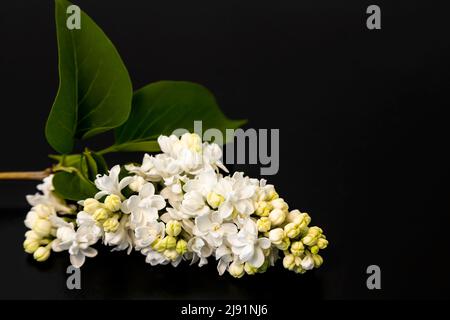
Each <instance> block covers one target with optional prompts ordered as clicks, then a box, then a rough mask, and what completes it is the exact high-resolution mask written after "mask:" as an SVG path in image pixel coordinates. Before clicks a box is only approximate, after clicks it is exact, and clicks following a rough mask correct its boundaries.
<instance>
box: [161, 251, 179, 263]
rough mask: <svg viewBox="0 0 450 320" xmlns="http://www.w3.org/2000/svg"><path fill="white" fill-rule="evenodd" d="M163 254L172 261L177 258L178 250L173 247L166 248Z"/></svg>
mask: <svg viewBox="0 0 450 320" xmlns="http://www.w3.org/2000/svg"><path fill="white" fill-rule="evenodd" d="M164 256H165V257H166V258H167V259H169V260H170V261H174V260H176V259H177V258H178V252H177V251H176V250H175V249H170V250H166V251H164Z"/></svg>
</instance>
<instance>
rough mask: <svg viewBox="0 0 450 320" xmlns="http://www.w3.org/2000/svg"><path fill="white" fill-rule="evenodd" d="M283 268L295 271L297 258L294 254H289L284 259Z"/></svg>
mask: <svg viewBox="0 0 450 320" xmlns="http://www.w3.org/2000/svg"><path fill="white" fill-rule="evenodd" d="M283 267H285V268H286V269H288V270H293V269H294V268H295V257H294V255H292V254H287V255H285V256H284V258H283Z"/></svg>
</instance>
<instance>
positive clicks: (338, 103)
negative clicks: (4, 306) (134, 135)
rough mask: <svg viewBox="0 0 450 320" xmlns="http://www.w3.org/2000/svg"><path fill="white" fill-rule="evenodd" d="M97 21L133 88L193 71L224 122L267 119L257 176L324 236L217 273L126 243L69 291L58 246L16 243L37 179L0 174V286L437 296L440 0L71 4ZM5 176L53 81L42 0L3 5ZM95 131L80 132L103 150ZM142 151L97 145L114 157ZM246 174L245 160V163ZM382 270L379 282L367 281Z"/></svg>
mask: <svg viewBox="0 0 450 320" xmlns="http://www.w3.org/2000/svg"><path fill="white" fill-rule="evenodd" d="M76 4H78V5H80V6H81V8H82V9H84V10H85V11H86V12H87V13H88V14H89V15H90V16H91V17H93V18H94V20H95V21H96V22H97V23H98V24H99V25H100V26H101V27H102V28H103V30H105V32H106V34H108V36H109V37H110V39H111V40H112V41H113V43H114V44H115V45H116V47H117V49H118V51H119V52H120V54H121V56H122V58H123V60H124V62H125V64H126V65H127V67H128V69H129V72H130V75H131V78H132V80H133V85H134V88H136V89H137V88H139V87H141V86H143V85H145V84H147V83H149V82H152V81H157V80H162V79H167V80H189V81H195V82H199V83H201V84H203V85H205V86H207V87H208V88H209V89H210V90H212V91H213V92H214V93H215V95H216V97H217V99H218V101H219V104H220V105H221V107H222V109H223V110H224V112H225V113H226V114H227V116H229V117H231V118H247V119H249V123H248V127H251V128H279V129H280V135H281V151H280V171H279V173H278V174H277V175H276V176H271V177H268V180H269V182H271V183H274V184H275V185H276V187H277V189H278V191H279V193H280V194H281V195H282V196H283V198H285V199H287V201H288V202H289V203H290V205H291V207H293V208H299V209H301V210H304V211H308V212H309V213H310V214H311V215H312V217H313V224H317V225H319V226H321V227H323V229H324V230H325V232H326V234H327V236H328V237H329V239H330V242H331V245H330V247H329V248H328V249H327V250H326V252H325V253H324V258H325V264H324V266H323V267H322V268H321V269H319V270H316V271H314V272H310V273H308V274H306V275H303V276H300V275H295V274H294V273H291V272H287V271H285V270H283V268H282V267H281V266H280V265H278V267H276V268H272V269H270V270H269V271H268V272H267V273H266V274H263V275H258V276H254V277H246V278H244V279H240V280H235V279H232V278H231V277H229V276H224V277H219V276H218V275H217V273H216V270H215V264H213V263H211V264H210V265H208V266H206V267H203V268H197V267H194V266H192V267H189V266H187V265H186V264H184V265H183V266H182V267H179V268H177V269H173V268H171V267H168V266H165V267H155V268H152V267H150V266H149V265H147V264H145V262H144V257H143V256H141V255H139V254H138V253H133V254H132V255H131V257H128V256H126V255H125V253H123V252H122V253H110V252H108V251H107V250H102V251H101V253H100V255H99V256H98V257H97V258H95V259H93V260H88V261H87V263H86V264H85V265H84V266H83V268H82V290H80V291H75V292H74V291H69V290H67V289H66V286H65V281H66V274H65V270H66V267H67V266H68V265H69V260H68V255H66V254H59V255H53V257H52V258H51V259H50V260H49V261H48V262H46V263H44V264H38V263H35V262H34V261H33V260H32V258H31V257H29V256H28V255H27V254H25V253H23V249H22V241H23V233H24V232H25V227H24V226H23V224H22V221H23V219H24V217H25V214H26V212H27V210H28V208H27V204H26V202H25V200H24V195H25V194H28V193H34V192H35V183H34V182H0V207H1V208H2V209H1V212H0V241H1V249H0V262H1V263H0V266H1V267H0V298H35V299H36V298H181V299H183V298H277V297H284V296H283V295H287V294H288V293H289V296H290V297H306V298H337V299H349V298H351V299H359V298H369V299H371V298H375V299H390V298H444V297H446V298H448V297H450V293H449V292H450V276H449V274H450V271H448V270H449V262H450V261H449V246H448V244H449V241H448V239H447V234H448V232H447V230H448V227H449V219H448V215H449V209H450V208H449V197H448V194H449V183H448V179H449V169H448V166H449V157H448V153H447V148H448V133H449V126H448V117H447V112H446V109H447V108H448V105H449V103H448V101H449V99H448V88H449V76H450V63H449V59H448V58H449V53H450V46H449V44H450V41H449V32H448V30H449V27H448V23H449V22H448V10H446V9H447V8H444V6H443V4H441V3H438V2H436V1H423V0H422V1H395V3H394V1H390V2H388V1H377V2H375V4H378V5H380V7H381V10H382V30H375V31H370V30H368V29H367V28H366V25H365V23H366V18H367V15H366V13H365V11H366V8H367V6H368V5H369V4H373V3H372V2H368V1H356V0H355V1H331V0H326V1H323V0H319V1H317V0H314V1H312V0H295V1H288V0H281V1H261V0H259V1H249V0H246V1H235V0H227V1H224V0H214V1H211V0H208V1H206V0H205V1H203V0H202V1H199V0H190V1H181V0H180V1H178V0H177V1H175V0H169V1H167V0H164V1H162V0H159V1H154V0H151V1H148V0H140V1H137V0H135V1H105V0H102V1H100V0H96V1H87V0H86V1H76ZM0 49H1V50H0V67H1V69H0V70H1V73H0V79H1V82H0V88H1V89H0V90H1V100H0V101H1V114H0V121H1V126H0V137H1V141H2V148H1V156H0V170H3V171H6V170H33V169H43V168H45V167H47V166H48V165H49V160H48V159H47V154H49V153H51V152H52V151H51V149H50V147H49V146H48V145H47V143H46V141H45V137H44V124H45V120H46V117H47V114H48V112H49V109H50V106H51V104H52V101H53V98H54V96H55V93H56V90H57V86H58V76H57V51H56V38H55V27H54V17H53V3H52V1H42V0H39V1H38V0H28V1H3V2H2V4H1V6H0ZM110 138H111V137H110V135H108V134H106V135H104V136H103V137H99V138H97V139H95V140H94V141H92V142H90V146H94V147H95V146H100V145H102V146H105V141H110V140H109V139H110ZM140 158H141V155H120V156H110V157H109V158H108V160H110V163H111V164H112V163H115V162H123V161H125V160H129V159H134V160H140ZM235 169H242V170H245V171H246V173H248V174H249V175H252V176H255V177H257V176H258V175H259V168H258V166H240V167H235ZM371 264H377V265H379V266H380V267H381V271H382V289H381V290H375V291H370V290H368V289H367V288H366V278H367V274H366V268H367V266H369V265H371Z"/></svg>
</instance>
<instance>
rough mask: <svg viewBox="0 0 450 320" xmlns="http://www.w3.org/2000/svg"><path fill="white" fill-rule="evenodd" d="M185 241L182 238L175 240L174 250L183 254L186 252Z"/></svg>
mask: <svg viewBox="0 0 450 320" xmlns="http://www.w3.org/2000/svg"><path fill="white" fill-rule="evenodd" d="M187 247H188V245H187V242H186V241H185V240H183V239H180V240H178V241H177V246H176V250H177V252H178V254H179V255H182V254H185V253H186V252H187Z"/></svg>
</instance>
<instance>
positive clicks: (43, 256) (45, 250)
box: [33, 247, 50, 262]
mask: <svg viewBox="0 0 450 320" xmlns="http://www.w3.org/2000/svg"><path fill="white" fill-rule="evenodd" d="M33 257H34V259H35V260H36V261H39V262H43V261H45V260H47V259H48V257H50V248H49V247H39V248H37V250H36V251H34V253H33Z"/></svg>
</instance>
